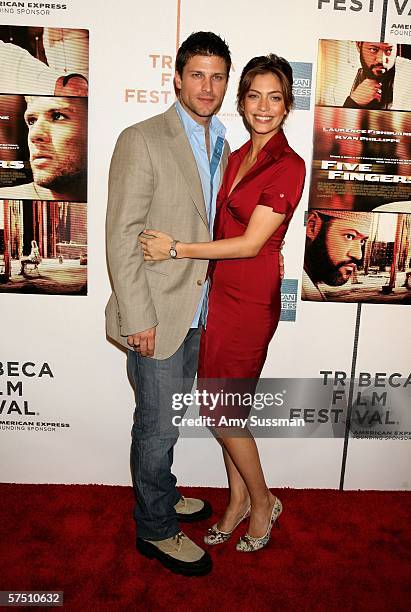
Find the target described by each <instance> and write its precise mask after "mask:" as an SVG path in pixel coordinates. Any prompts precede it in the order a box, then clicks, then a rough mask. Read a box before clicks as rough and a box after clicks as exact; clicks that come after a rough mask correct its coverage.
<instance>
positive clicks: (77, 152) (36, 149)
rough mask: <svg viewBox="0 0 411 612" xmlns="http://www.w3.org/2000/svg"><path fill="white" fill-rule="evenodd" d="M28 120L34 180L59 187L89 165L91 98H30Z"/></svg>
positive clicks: (27, 110)
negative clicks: (89, 104)
mask: <svg viewBox="0 0 411 612" xmlns="http://www.w3.org/2000/svg"><path fill="white" fill-rule="evenodd" d="M24 120H25V122H26V124H27V126H28V128H29V134H28V144H29V150H30V164H31V169H32V172H33V178H34V182H35V183H36V184H37V185H40V186H42V187H49V188H52V187H57V186H59V185H64V184H67V183H68V182H70V181H72V180H73V179H74V178H75V177H76V176H77V175H79V174H83V173H84V172H85V171H86V168H87V101H86V100H85V99H84V98H83V99H82V98H77V99H76V98H48V97H35V98H34V97H33V98H31V97H30V98H27V109H26V112H25V113H24Z"/></svg>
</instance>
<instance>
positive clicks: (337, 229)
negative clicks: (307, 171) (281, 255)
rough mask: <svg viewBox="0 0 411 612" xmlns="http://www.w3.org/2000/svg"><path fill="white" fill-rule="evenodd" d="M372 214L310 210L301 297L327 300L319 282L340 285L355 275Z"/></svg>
mask: <svg viewBox="0 0 411 612" xmlns="http://www.w3.org/2000/svg"><path fill="white" fill-rule="evenodd" d="M370 225H371V214H370V213H364V212H346V211H342V210H321V211H319V210H310V211H309V212H308V218H307V233H306V243H305V257H304V272H303V281H302V292H301V298H302V299H303V300H310V301H324V300H326V299H327V298H326V297H325V295H324V293H323V292H322V291H321V289H320V287H319V286H318V283H325V284H326V285H330V286H332V287H338V286H340V285H344V284H345V283H347V282H348V280H349V279H350V278H351V277H354V276H355V274H356V271H357V266H358V265H359V264H360V263H361V261H362V259H363V255H364V245H365V242H366V240H367V239H368V235H369V230H370Z"/></svg>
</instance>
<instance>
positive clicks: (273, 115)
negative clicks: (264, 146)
mask: <svg viewBox="0 0 411 612" xmlns="http://www.w3.org/2000/svg"><path fill="white" fill-rule="evenodd" d="M243 109H244V117H245V119H246V121H247V123H248V125H249V126H250V128H251V130H252V132H255V133H256V134H261V135H264V134H266V135H267V136H269V137H270V138H271V136H273V135H274V134H276V133H277V132H278V131H279V130H280V128H281V124H282V122H283V121H284V119H285V117H286V116H287V109H286V107H285V103H284V96H283V92H282V87H281V81H280V79H279V78H278V76H276V75H275V74H273V73H272V72H267V73H266V74H257V75H256V76H255V77H254V78H253V80H252V81H251V85H250V89H249V90H248V91H247V93H246V94H245V98H244V101H243Z"/></svg>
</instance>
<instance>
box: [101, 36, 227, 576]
mask: <svg viewBox="0 0 411 612" xmlns="http://www.w3.org/2000/svg"><path fill="white" fill-rule="evenodd" d="M230 67H231V58H230V52H229V49H228V47H227V45H226V44H225V42H224V41H223V40H221V38H219V37H218V36H216V35H215V34H213V33H211V32H197V33H195V34H192V35H191V36H190V37H189V38H188V39H187V40H186V41H185V42H184V43H183V44H182V45H181V47H180V49H179V51H178V53H177V57H176V73H175V80H174V83H175V89H176V92H177V97H178V101H177V102H176V103H175V104H174V105H173V106H172V107H171V108H170V109H169V110H168V111H166V112H165V113H164V114H161V115H157V116H155V117H152V118H151V119H148V120H146V121H143V122H141V123H138V124H136V125H133V126H131V127H129V128H127V129H126V130H124V131H123V133H122V134H121V135H120V137H119V139H118V141H117V144H116V148H115V151H114V154H113V159H112V163H111V167H110V177H109V201H108V212H107V253H108V263H109V269H110V274H111V278H112V284H113V294H112V296H111V298H110V301H109V303H108V305H107V309H106V316H107V334H108V336H109V337H110V338H112V339H113V340H114V341H116V342H117V343H120V344H121V345H122V346H124V347H126V348H128V349H129V350H128V359H127V362H128V372H129V376H130V379H131V380H132V382H133V384H134V386H135V395H136V410H135V417H134V426H133V430H132V446H131V469H132V477H133V485H134V491H135V495H136V509H135V518H136V521H137V526H138V538H137V549H138V550H139V551H140V552H141V553H142V554H143V555H146V556H148V557H150V558H153V557H154V558H157V559H158V560H159V561H160V562H161V563H162V564H163V565H165V566H166V567H168V568H170V569H171V570H172V571H174V572H177V573H181V574H186V575H202V574H206V573H208V572H209V571H210V570H211V558H210V556H209V555H208V553H206V552H205V551H203V550H202V549H201V548H200V547H199V546H197V545H196V544H195V543H194V542H192V541H191V540H190V539H189V538H188V537H187V536H186V535H185V534H183V533H182V532H181V531H180V527H179V523H178V521H179V520H180V521H194V520H200V519H204V518H208V517H209V516H210V514H211V508H210V506H209V504H208V503H207V502H204V501H202V500H196V499H184V498H183V497H182V496H181V494H180V493H179V492H178V490H177V489H176V486H175V485H176V478H175V476H174V475H173V474H172V473H171V466H172V462H173V447H174V444H175V443H176V441H177V437H178V429H177V428H175V427H172V426H171V417H172V414H171V412H172V410H171V406H172V395H173V393H181V392H183V393H188V392H189V391H191V388H192V385H193V381H194V377H195V372H196V369H197V358H198V348H199V337H200V329H199V327H200V316H201V310H202V307H203V306H204V300H205V294H206V285H205V276H206V271H207V261H201V260H189V259H187V260H178V261H177V260H176V261H173V260H172V259H170V260H167V261H163V262H154V263H149V262H146V263H145V262H144V260H143V253H142V250H141V248H140V246H139V243H138V240H137V237H138V234H139V233H140V232H141V231H142V230H143V229H144V227H155V228H158V229H161V230H164V231H166V232H169V233H171V234H178V236H179V237H180V238H181V240H186V241H192V242H201V241H209V240H210V229H211V228H212V227H213V219H214V214H215V203H216V196H217V191H218V187H219V184H220V181H221V178H222V174H223V170H224V167H225V165H226V160H227V156H228V152H229V151H228V145H227V143H226V142H225V140H224V135H225V128H224V126H223V125H222V124H221V122H220V121H219V120H218V119H217V117H216V116H215V114H216V113H217V111H218V110H219V108H220V106H221V104H222V101H223V98H224V94H225V91H226V88H227V83H228V77H229V71H230ZM170 254H171V255H172V253H171V251H170Z"/></svg>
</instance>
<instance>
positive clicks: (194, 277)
mask: <svg viewBox="0 0 411 612" xmlns="http://www.w3.org/2000/svg"><path fill="white" fill-rule="evenodd" d="M228 153H229V148H228V145H227V143H225V147H224V151H223V158H222V172H223V171H224V169H225V166H226V164H227V157H228ZM221 174H222V173H221ZM145 227H148V228H152V229H158V230H162V231H164V232H167V233H169V234H170V235H171V236H173V238H175V239H176V240H181V241H183V242H204V241H208V240H210V233H209V228H208V222H207V214H206V208H205V204H204V196H203V190H202V187H201V180H200V176H199V173H198V170H197V164H196V161H195V158H194V155H193V153H192V150H191V146H190V144H189V142H188V139H187V136H186V134H185V131H184V128H183V126H182V124H181V121H180V119H179V117H178V115H177V112H176V110H175V107H174V105H173V106H172V107H171V108H170V109H169V110H168V111H166V112H165V113H163V114H161V115H157V116H155V117H152V118H150V119H147V120H146V121H142V122H141V123H137V124H135V125H132V126H130V127H128V128H126V129H125V130H124V131H123V132H122V133H121V134H120V136H119V138H118V141H117V144H116V147H115V150H114V153H113V157H112V160H111V166H110V174H109V197H108V208H107V222H106V236H107V259H108V267H109V274H110V279H111V283H112V289H113V293H112V295H111V297H110V300H109V302H108V304H107V307H106V331H107V335H108V337H109V338H111V339H112V340H114V341H115V342H117V343H119V344H120V345H122V346H124V347H128V345H127V336H129V335H132V334H135V333H137V332H140V331H144V330H146V329H148V328H150V327H154V326H156V345H155V353H154V357H155V358H156V359H166V358H167V357H170V356H171V355H172V354H173V353H175V352H176V350H177V349H178V347H179V346H180V345H181V343H182V342H183V340H184V338H185V336H186V334H187V332H188V330H189V328H190V326H191V323H192V321H193V317H194V314H195V311H196V309H197V306H198V303H199V300H200V297H201V291H202V285H203V284H204V280H205V276H206V272H207V264H208V262H207V261H205V260H195V259H177V260H174V259H169V260H166V261H158V262H144V259H143V253H142V250H141V247H140V244H139V242H138V239H137V237H138V235H139V233H140V232H141V231H142V230H143V229H144V228H145Z"/></svg>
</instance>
